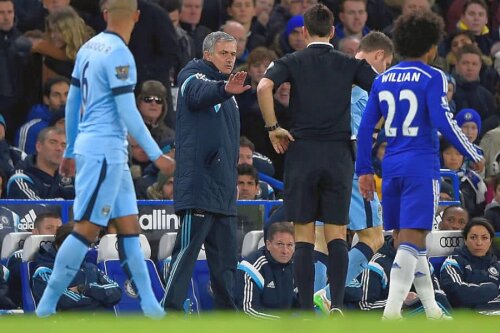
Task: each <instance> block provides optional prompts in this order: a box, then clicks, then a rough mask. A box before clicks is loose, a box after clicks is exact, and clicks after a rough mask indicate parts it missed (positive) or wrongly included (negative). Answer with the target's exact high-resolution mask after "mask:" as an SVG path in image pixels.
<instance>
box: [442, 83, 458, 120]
mask: <svg viewBox="0 0 500 333" xmlns="http://www.w3.org/2000/svg"><path fill="white" fill-rule="evenodd" d="M445 75H446V81H448V92H447V93H446V99H447V100H448V106H449V107H450V112H451V113H452V114H455V113H457V106H456V105H455V101H454V100H453V95H455V90H456V89H457V81H455V78H454V77H453V76H452V75H451V74H448V73H446V74H445Z"/></svg>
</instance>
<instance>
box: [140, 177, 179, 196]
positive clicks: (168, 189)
mask: <svg viewBox="0 0 500 333" xmlns="http://www.w3.org/2000/svg"><path fill="white" fill-rule="evenodd" d="M146 199H149V200H173V199H174V177H173V176H170V177H169V176H167V175H165V174H164V173H163V172H158V178H157V180H156V182H154V183H153V185H151V186H149V187H148V189H147V198H146Z"/></svg>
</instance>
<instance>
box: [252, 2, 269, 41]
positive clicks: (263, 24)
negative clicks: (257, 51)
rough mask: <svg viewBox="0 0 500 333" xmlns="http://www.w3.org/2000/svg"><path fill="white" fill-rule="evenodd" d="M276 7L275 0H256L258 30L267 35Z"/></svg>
mask: <svg viewBox="0 0 500 333" xmlns="http://www.w3.org/2000/svg"><path fill="white" fill-rule="evenodd" d="M273 8H274V0H256V1H255V17H256V19H257V20H256V22H255V25H256V30H255V31H256V32H257V33H259V34H261V35H263V36H266V37H267V26H268V24H269V19H270V17H271V12H272V11H273Z"/></svg>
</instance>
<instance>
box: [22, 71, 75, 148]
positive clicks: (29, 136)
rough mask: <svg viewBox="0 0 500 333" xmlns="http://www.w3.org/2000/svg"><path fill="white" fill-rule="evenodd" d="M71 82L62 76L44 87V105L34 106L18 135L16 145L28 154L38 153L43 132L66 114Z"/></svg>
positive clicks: (48, 82) (54, 78) (51, 80)
mask: <svg viewBox="0 0 500 333" xmlns="http://www.w3.org/2000/svg"><path fill="white" fill-rule="evenodd" d="M68 90H69V80H68V79H67V78H65V77H62V76H56V77H53V78H51V79H49V80H47V82H45V84H44V85H43V103H42V104H36V105H34V106H33V107H32V108H31V110H30V112H29V114H28V118H27V122H26V123H25V124H24V125H22V126H21V127H20V128H19V129H18V131H17V133H16V139H15V141H14V144H15V145H16V146H17V147H18V148H19V149H21V150H23V151H24V152H25V153H26V154H28V155H32V154H35V153H36V147H35V146H36V140H37V137H38V134H39V133H40V131H41V130H43V129H44V128H46V127H48V126H49V125H50V123H51V122H52V121H53V120H54V119H55V118H56V117H58V116H59V113H61V112H62V113H63V114H64V107H65V105H66V99H67V97H68Z"/></svg>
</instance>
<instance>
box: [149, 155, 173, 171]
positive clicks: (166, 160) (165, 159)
mask: <svg viewBox="0 0 500 333" xmlns="http://www.w3.org/2000/svg"><path fill="white" fill-rule="evenodd" d="M154 163H155V165H156V167H157V168H158V169H159V170H160V171H161V172H163V173H164V174H165V175H167V176H171V175H173V174H174V171H175V160H174V159H173V158H172V157H170V156H168V155H161V156H160V157H158V159H157V160H156V161H154Z"/></svg>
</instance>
